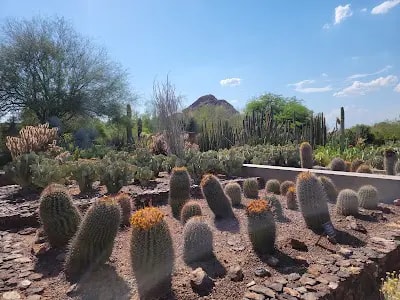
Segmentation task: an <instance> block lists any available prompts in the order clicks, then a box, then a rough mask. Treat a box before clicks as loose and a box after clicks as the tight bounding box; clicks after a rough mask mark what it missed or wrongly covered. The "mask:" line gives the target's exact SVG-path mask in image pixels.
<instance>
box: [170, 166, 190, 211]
mask: <svg viewBox="0 0 400 300" xmlns="http://www.w3.org/2000/svg"><path fill="white" fill-rule="evenodd" d="M189 199H190V176H189V173H188V171H187V169H186V168H185V167H175V168H173V169H172V174H171V177H170V180H169V198H168V202H169V205H170V206H171V209H172V215H173V216H174V217H175V218H179V216H180V213H181V209H182V207H183V205H184V204H185V203H186V202H187V201H188V200H189Z"/></svg>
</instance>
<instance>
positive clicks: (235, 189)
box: [224, 182, 242, 206]
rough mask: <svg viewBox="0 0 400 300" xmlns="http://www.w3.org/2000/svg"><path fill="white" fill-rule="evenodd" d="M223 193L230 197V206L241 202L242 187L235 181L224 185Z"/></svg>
mask: <svg viewBox="0 0 400 300" xmlns="http://www.w3.org/2000/svg"><path fill="white" fill-rule="evenodd" d="M224 190H225V194H226V195H227V196H228V197H229V198H230V199H231V203H232V206H239V205H240V204H241V202H242V189H241V188H240V185H239V184H238V183H237V182H230V183H228V184H227V185H226V186H225V189H224Z"/></svg>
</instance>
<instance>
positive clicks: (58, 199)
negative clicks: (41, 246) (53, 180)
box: [39, 184, 81, 247]
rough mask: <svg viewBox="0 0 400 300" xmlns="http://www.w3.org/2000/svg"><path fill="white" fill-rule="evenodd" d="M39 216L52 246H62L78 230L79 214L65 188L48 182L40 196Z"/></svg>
mask: <svg viewBox="0 0 400 300" xmlns="http://www.w3.org/2000/svg"><path fill="white" fill-rule="evenodd" d="M39 217H40V221H41V223H42V224H43V229H44V231H45V233H46V235H47V237H48V240H49V243H50V245H51V246H52V247H63V246H66V245H67V244H68V242H69V241H70V239H71V238H72V237H73V236H74V234H75V233H76V231H77V230H78V227H79V224H80V222H81V215H80V213H79V211H78V209H77V208H76V207H75V206H74V204H73V203H72V199H71V196H70V195H69V194H68V191H67V189H66V188H65V187H64V186H62V185H60V184H50V185H49V186H48V187H46V188H45V189H44V190H43V192H42V194H41V196H40V205H39Z"/></svg>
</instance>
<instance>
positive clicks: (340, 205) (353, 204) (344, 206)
mask: <svg viewBox="0 0 400 300" xmlns="http://www.w3.org/2000/svg"><path fill="white" fill-rule="evenodd" d="M336 212H337V213H338V214H339V215H343V216H350V215H352V216H355V215H357V214H358V196H357V193H356V192H355V191H353V190H351V189H345V190H341V191H340V193H339V195H338V197H337V202H336Z"/></svg>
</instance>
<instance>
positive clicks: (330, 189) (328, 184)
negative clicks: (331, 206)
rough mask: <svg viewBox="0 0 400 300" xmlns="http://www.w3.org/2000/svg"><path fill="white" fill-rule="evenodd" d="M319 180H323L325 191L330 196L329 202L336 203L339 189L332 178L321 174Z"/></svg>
mask: <svg viewBox="0 0 400 300" xmlns="http://www.w3.org/2000/svg"><path fill="white" fill-rule="evenodd" d="M319 180H320V181H321V184H322V186H323V188H324V190H325V193H326V195H327V196H328V200H329V202H331V203H336V199H337V196H338V190H337V188H336V185H335V184H334V183H333V181H332V179H330V178H329V177H326V176H320V177H319Z"/></svg>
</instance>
